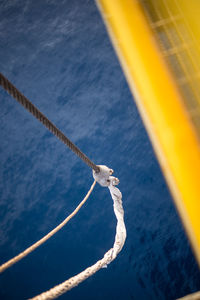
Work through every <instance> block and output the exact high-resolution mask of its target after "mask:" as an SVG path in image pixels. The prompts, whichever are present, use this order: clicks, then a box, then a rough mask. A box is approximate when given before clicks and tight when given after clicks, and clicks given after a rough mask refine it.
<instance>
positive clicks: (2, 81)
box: [0, 73, 100, 173]
mask: <svg viewBox="0 0 200 300" xmlns="http://www.w3.org/2000/svg"><path fill="white" fill-rule="evenodd" d="M0 85H1V86H2V87H3V88H4V89H5V90H6V91H7V92H8V93H9V94H10V95H11V96H13V98H15V99H16V100H17V101H18V102H19V103H20V104H21V105H23V106H24V108H26V109H27V110H28V111H29V112H30V113H31V114H32V115H33V116H34V117H35V118H36V119H38V120H39V121H40V122H41V123H42V124H43V125H44V126H46V128H47V129H49V131H51V132H52V133H53V134H54V135H55V136H56V137H57V138H58V139H59V140H61V141H62V142H63V143H64V144H65V145H67V146H68V147H69V148H70V149H71V150H72V151H73V152H74V153H75V154H76V155H77V156H79V157H80V158H81V159H82V160H83V161H84V162H85V163H86V164H87V165H88V166H89V167H90V168H92V169H93V170H94V171H95V172H97V173H98V172H99V171H100V170H99V167H98V166H97V165H95V164H94V163H93V162H92V161H91V160H90V159H89V158H88V157H87V156H86V155H85V154H84V153H83V152H82V151H81V150H80V149H79V148H78V147H77V146H76V145H74V144H73V143H72V142H71V141H70V140H69V139H68V138H67V137H66V136H65V135H64V133H62V131H60V129H58V128H57V127H56V126H55V125H54V124H53V123H52V122H51V121H49V119H48V118H47V117H46V116H45V115H43V114H42V113H41V112H40V111H39V109H37V107H35V106H34V105H33V104H32V103H31V102H30V101H29V100H28V99H27V98H26V97H25V96H24V95H23V94H22V93H21V92H20V91H19V90H18V89H17V88H16V87H15V86H14V85H13V84H12V83H11V82H10V81H9V80H8V79H7V78H6V77H5V76H3V74H1V73H0Z"/></svg>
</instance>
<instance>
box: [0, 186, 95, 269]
mask: <svg viewBox="0 0 200 300" xmlns="http://www.w3.org/2000/svg"><path fill="white" fill-rule="evenodd" d="M95 184H96V180H94V182H93V184H92V185H91V188H90V190H89V191H88V193H87V195H86V196H85V198H84V199H83V201H82V202H81V203H80V204H79V205H78V206H77V207H76V209H75V210H74V211H73V212H72V213H71V214H70V215H69V216H68V217H67V218H66V219H65V220H64V221H63V222H62V223H60V224H59V225H58V226H57V227H56V228H54V229H53V230H52V231H50V232H49V233H48V234H47V235H45V236H44V237H43V238H42V239H40V240H39V241H37V242H36V243H35V244H33V245H32V246H30V247H29V248H27V249H26V250H24V251H23V252H21V253H20V254H18V255H17V256H15V257H13V258H12V259H10V260H9V261H7V262H6V263H4V264H2V265H1V266H0V273H2V272H3V271H5V270H6V269H8V268H9V267H11V266H12V265H14V264H15V263H16V262H18V261H19V260H21V259H22V258H24V257H25V256H27V255H28V254H29V253H31V252H33V251H34V250H35V249H36V248H38V247H39V246H40V245H42V244H44V243H45V242H46V241H47V240H48V239H50V237H52V236H53V235H54V234H55V233H56V232H58V231H59V230H60V229H61V228H62V227H63V226H65V225H66V224H67V222H69V220H70V219H71V218H72V217H74V216H75V215H76V214H77V212H78V211H79V210H80V208H81V207H82V206H83V204H84V203H85V202H86V201H87V199H88V198H89V196H90V194H91V192H92V191H93V189H94V186H95Z"/></svg>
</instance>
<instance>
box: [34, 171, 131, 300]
mask: <svg viewBox="0 0 200 300" xmlns="http://www.w3.org/2000/svg"><path fill="white" fill-rule="evenodd" d="M98 167H99V170H100V172H99V173H98V175H97V174H95V173H94V172H93V177H94V179H95V181H98V182H99V183H100V184H101V185H103V186H107V187H108V188H109V190H110V193H111V196H112V199H113V207H114V213H115V215H116V218H117V227H116V235H115V242H114V245H113V248H111V249H110V250H108V251H107V252H106V253H105V255H104V257H103V258H102V259H100V260H98V261H97V262H96V263H95V264H94V265H92V266H91V267H88V268H87V269H85V270H84V271H82V272H81V273H79V274H77V275H75V276H73V277H71V278H69V279H67V280H66V281H64V282H62V283H60V284H58V285H56V286H55V287H53V288H52V289H50V290H48V291H46V292H44V293H42V294H40V295H37V296H35V297H33V298H31V299H30V300H50V299H55V298H58V297H59V296H61V295H63V294H64V293H65V292H67V291H69V290H71V289H72V288H74V287H75V286H77V285H78V284H79V283H81V282H82V281H84V280H86V279H87V278H88V277H90V276H92V275H93V274H95V273H96V272H97V271H99V270H100V269H101V268H105V267H107V265H108V264H110V263H111V262H112V261H113V260H114V259H115V258H116V256H117V255H118V253H119V252H120V251H121V250H122V247H123V245H124V243H125V240H126V227H125V224H124V210H123V206H122V194H121V192H120V190H119V189H118V188H116V187H115V185H117V184H118V183H119V179H118V178H116V177H113V176H111V174H112V173H113V170H112V169H109V168H108V167H106V166H98ZM99 174H100V175H99Z"/></svg>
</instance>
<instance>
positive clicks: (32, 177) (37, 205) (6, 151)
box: [0, 0, 200, 300]
mask: <svg viewBox="0 0 200 300" xmlns="http://www.w3.org/2000/svg"><path fill="white" fill-rule="evenodd" d="M0 71H1V72H2V73H3V74H4V75H5V76H6V77H8V79H9V80H10V81H11V82H13V83H14V84H15V85H16V87H17V88H18V89H19V90H20V91H21V92H23V93H24V95H25V96H27V97H28V98H29V99H30V100H31V101H32V103H33V104H34V105H36V106H37V107H38V108H39V109H40V110H41V111H42V112H43V113H44V114H45V115H46V116H47V117H48V118H49V119H50V120H51V121H52V122H53V123H55V124H56V126H57V127H58V128H60V129H61V130H62V131H63V132H64V133H65V134H66V135H67V136H68V137H69V138H70V139H71V140H72V141H73V142H74V143H76V145H77V146H78V147H79V148H80V149H81V150H82V151H83V152H84V153H86V155H88V156H89V157H90V158H91V159H92V160H93V161H94V162H95V163H96V164H104V165H107V166H109V167H110V168H112V169H114V171H115V173H114V175H115V176H117V177H118V178H119V179H120V186H119V187H120V190H121V192H122V194H123V205H124V209H125V222H126V227H127V240H126V243H125V246H124V248H123V250H122V252H121V253H120V254H119V256H118V257H117V259H116V260H115V261H114V262H113V263H111V264H110V265H109V266H108V268H107V269H105V268H104V269H102V270H100V271H99V272H98V273H96V274H95V275H94V276H92V277H91V278H89V279H88V280H86V281H85V282H83V283H81V284H80V285H79V286H78V287H76V288H74V289H73V290H71V291H69V292H68V293H66V294H65V295H63V296H61V297H60V299H68V300H77V299H87V300H93V299H95V300H101V299H103V300H111V299H112V300H118V299H123V300H131V299H134V300H151V299H152V300H168V299H169V300H171V299H176V298H177V297H181V296H184V295H186V294H188V293H191V292H194V291H197V290H198V289H200V273H199V270H198V267H197V264H196V262H195V259H194V256H193V254H192V251H191V248H190V246H189V243H188V240H187V238H186V236H185V233H184V230H183V227H182V224H181V222H180V219H179V216H178V215H177V212H176V209H175V207H174V204H173V200H172V198H171V196H170V193H169V190H168V188H167V185H166V182H165V180H164V178H163V175H162V173H161V170H160V167H159V165H158V162H157V159H156V157H155V155H154V152H153V149H152V146H151V143H150V141H149V138H148V136H147V133H146V131H145V129H144V126H143V123H142V121H141V118H140V116H139V113H138V110H137V108H136V105H135V103H134V101H133V97H132V95H131V93H130V91H129V88H128V85H127V82H126V80H125V78H124V75H123V72H122V70H121V67H120V65H119V62H118V59H117V57H116V55H115V52H114V50H113V48H112V45H111V43H110V40H109V38H108V35H107V32H106V29H105V26H104V24H103V22H102V19H101V16H100V14H99V12H98V9H97V7H96V5H95V2H94V1H93V0H88V1H86V0H60V1H56V0H43V1H39V0H26V1H25V0H0ZM0 107H1V109H0V178H1V180H0V263H3V262H5V261H6V260H8V259H10V258H11V257H13V256H15V255H16V254H18V253H19V252H21V251H22V250H24V249H25V248H27V247H28V246H30V245H31V244H32V243H34V242H35V241H37V240H38V239H40V238H41V237H42V236H43V235H45V234H46V233H48V232H49V231H50V230H52V229H53V228H54V227H55V226H57V225H58V224H59V223H60V222H61V221H62V220H63V219H64V218H65V217H66V216H67V215H68V214H70V213H71V212H72V211H73V209H74V208H75V207H76V206H77V205H78V203H79V202H80V201H81V200H82V199H83V197H84V196H85V194H86V193H87V191H88V189H89V187H90V185H91V184H92V182H93V178H92V172H91V170H90V169H89V168H88V166H86V165H85V164H84V163H83V162H82V161H81V160H80V159H79V158H78V157H76V156H75V155H74V154H73V153H72V152H71V151H70V150H69V149H68V148H66V147H65V146H64V144H62V143H61V142H60V141H59V140H58V139H57V138H56V137H54V136H53V135H52V134H51V133H49V132H48V131H47V129H46V128H45V127H44V126H43V125H41V124H40V123H39V122H38V121H37V120H36V119H34V118H33V117H32V116H31V115H30V114H29V113H28V112H27V111H25V109H24V108H23V107H22V106H20V105H19V104H18V103H17V102H16V101H15V100H14V99H12V97H11V96H9V95H8V94H7V93H6V92H5V91H3V90H2V89H1V88H0ZM115 226H116V219H115V216H114V213H113V208H112V199H111V197H110V194H109V191H108V189H107V188H102V187H100V186H98V185H96V187H95V190H94V191H93V193H92V195H91V197H90V198H89V200H88V202H87V203H86V204H85V205H84V207H83V208H82V209H81V211H80V212H79V213H78V215H76V217H74V218H73V219H72V220H71V221H70V222H69V223H68V224H67V225H66V227H65V228H63V229H62V230H61V231H60V232H59V233H57V234H56V235H55V236H54V237H52V238H51V239H50V240H49V241H47V242H46V243H45V244H44V245H42V246H41V247H40V248H38V249H37V250H36V251H34V252H33V253H32V254H30V255H29V256H27V257H26V258H25V259H24V260H22V261H20V262H18V263H17V264H16V265H14V266H13V267H11V268H10V269H8V270H7V271H5V272H4V273H3V274H1V275H0V299H1V300H11V299H13V300H18V299H19V300H22V299H28V298H30V297H33V296H35V295H37V294H39V293H41V292H43V291H45V290H48V289H50V288H51V287H53V286H55V285H56V284H58V283H61V282H62V281H64V280H66V279H68V278H69V277H71V276H73V275H75V274H77V273H79V272H80V271H82V270H83V269H85V268H86V267H88V266H90V265H92V264H93V263H95V262H96V261H97V260H99V259H100V258H102V257H103V255H104V253H105V252H106V251H107V250H108V249H110V248H111V247H112V245H113V242H114V237H115Z"/></svg>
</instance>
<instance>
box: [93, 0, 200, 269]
mask: <svg viewBox="0 0 200 300" xmlns="http://www.w3.org/2000/svg"><path fill="white" fill-rule="evenodd" d="M175 2H176V1H175V0H170V1H168V4H169V5H168V6H169V7H166V6H165V4H164V1H154V0H148V1H145V0H141V1H137V0H98V2H97V4H98V6H99V9H100V11H101V13H102V16H103V19H104V22H105V24H106V26H107V30H108V32H109V34H110V37H111V40H112V42H113V45H114V47H115V50H116V51H117V54H118V57H119V60H120V62H121V65H122V67H123V70H124V73H125V75H126V78H127V80H128V83H129V87H130V89H131V91H132V94H133V95H134V99H135V101H136V104H137V106H138V108H139V111H140V114H141V116H142V119H143V121H144V124H145V126H146V129H147V131H148V133H149V136H150V139H151V141H152V144H153V147H154V150H155V152H156V154H157V157H158V160H159V162H160V165H161V168H162V171H163V173H164V175H165V177H166V180H167V182H168V185H169V187H170V190H171V192H172V195H173V198H174V200H175V203H176V206H177V208H178V212H179V213H180V216H181V218H182V221H183V224H184V226H185V228H186V231H187V234H188V236H189V239H190V241H191V243H192V246H193V249H194V252H195V255H196V258H197V260H198V263H199V265H200V181H199V177H200V148H199V138H200V135H199V132H200V131H199V127H198V126H199V125H200V118H199V116H200V113H199V111H200V110H199V111H198V109H199V104H198V101H199V99H198V97H196V98H195V96H194V97H193V98H194V101H193V102H195V101H196V102H195V104H196V106H195V109H196V111H195V113H194V111H192V109H193V110H194V107H193V106H194V105H193V103H192V102H191V101H192V100H191V98H190V97H188V95H189V94H187V93H186V91H187V89H188V86H189V88H190V89H191V90H192V92H193V94H194V95H198V93H197V90H195V88H196V87H197V84H196V82H198V76H196V77H195V78H194V80H193V81H192V80H190V79H191V78H193V77H194V76H193V77H191V78H190V76H189V75H190V73H189V72H190V71H189V67H191V68H195V66H194V55H196V61H198V60H199V61H200V59H199V56H198V53H197V52H198V51H196V52H192V51H193V50H192V49H195V47H193V48H191V49H190V51H188V52H186V54H187V55H188V57H190V58H189V59H188V62H189V63H188V64H187V66H186V67H185V65H186V63H187V59H186V61H185V60H184V58H183V57H181V55H182V52H181V50H180V49H179V48H178V47H177V46H176V40H175V38H173V34H172V33H173V30H174V32H175V33H177V35H176V36H175V35H174V37H176V38H177V39H178V38H180V39H181V38H182V36H183V43H185V44H186V46H185V47H186V49H188V48H187V45H189V43H190V44H192V43H193V44H195V41H194V39H193V38H192V36H193V34H194V30H193V29H194V28H193V27H192V26H191V31H190V32H189V31H188V32H189V34H188V35H190V34H191V40H190V41H189V40H188V39H187V38H188V35H187V37H186V34H185V35H184V32H183V31H184V28H183V25H182V23H181V22H182V21H181V20H182V18H183V12H182V11H181V10H179V7H177V4H176V3H175ZM183 2H184V5H185V11H187V8H186V6H187V5H186V3H187V1H185V0H184V1H183ZM192 2H194V3H196V4H197V1H195V0H192V1H190V5H192ZM158 3H159V6H158V5H157V4H158ZM162 3H163V4H162ZM199 3H200V2H199ZM149 5H150V6H151V7H150V6H149ZM170 5H171V6H170ZM198 6H199V7H200V4H199V5H198ZM176 10H177V11H178V10H179V14H176V12H177V11H176ZM173 12H175V13H174V14H173ZM159 14H160V17H159ZM164 14H166V17H163V15H164ZM170 14H171V15H170ZM156 17H157V19H156ZM184 17H185V16H184ZM188 20H189V21H190V18H189V17H188ZM191 20H192V18H191ZM159 22H160V23H159ZM171 25H173V26H171ZM187 26H188V25H187V24H186V25H185V28H186V27H187ZM194 27H195V25H194ZM171 28H172V29H171ZM187 28H188V27H187ZM179 29H180V30H179ZM192 31H193V32H192ZM197 31H198V30H196V33H197ZM163 37H164V38H165V40H164V42H163V43H162V38H163ZM199 37H200V35H199ZM159 38H160V40H159ZM167 38H168V40H169V45H171V47H168V45H167V41H166V39H167ZM184 39H185V41H184ZM186 40H187V43H186ZM183 43H182V44H183ZM188 47H189V46H188ZM179 50H180V51H179ZM188 53H189V54H188ZM184 55H185V54H184ZM191 56H192V58H191ZM177 61H178V62H177ZM184 63H185V65H184ZM188 65H189V67H188ZM180 70H181V71H183V73H181V71H180ZM197 73H198V70H197ZM179 75H180V76H179ZM184 80H185V81H184ZM189 81H190V83H189V84H188V82H189ZM193 94H192V95H193ZM190 95H191V94H190ZM199 103H200V101H199ZM198 122H199V123H198ZM166 222H167V220H166Z"/></svg>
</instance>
